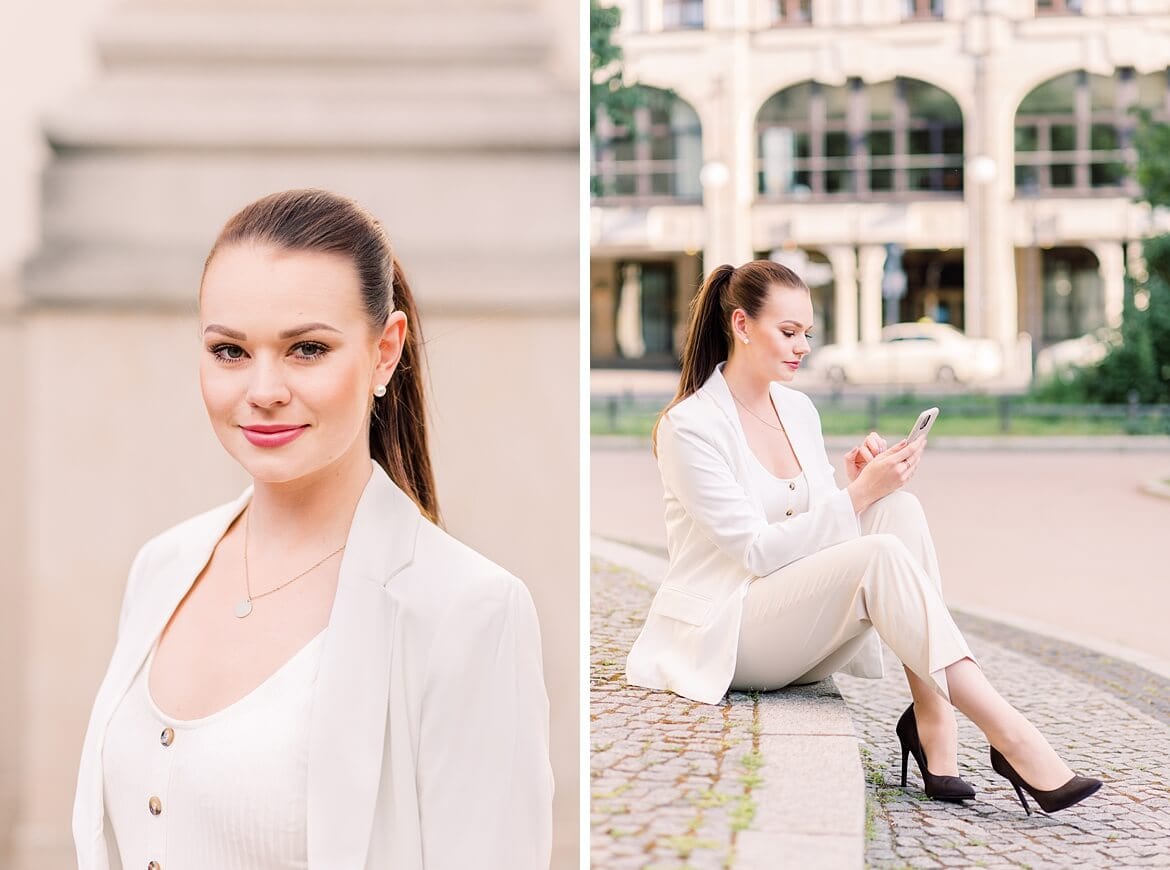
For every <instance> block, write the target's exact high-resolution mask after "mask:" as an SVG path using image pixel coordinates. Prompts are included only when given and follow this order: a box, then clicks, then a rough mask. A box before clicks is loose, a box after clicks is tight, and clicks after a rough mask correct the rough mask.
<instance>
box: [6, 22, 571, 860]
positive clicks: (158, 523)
mask: <svg viewBox="0 0 1170 870" xmlns="http://www.w3.org/2000/svg"><path fill="white" fill-rule="evenodd" d="M34 6H36V7H37V9H36V10H34V12H35V15H37V16H41V18H42V19H43V18H44V17H46V16H49V15H54V14H55V15H60V16H62V17H69V16H70V14H71V13H72V12H77V13H78V14H81V13H82V12H83V11H84V14H86V15H90V14H93V15H96V16H97V22H98V23H97V27H96V30H95V32H94V34H93V36H92V39H93V40H94V42H95V45H96V47H97V60H98V62H97V63H96V67H97V71H96V74H95V75H94V76H93V77H92V78H91V79H90V80H89V81H88V82H87V83H86V84H85V87H84V89H83V90H82V92H80V93H78V94H76V95H75V96H72V97H68V98H62V99H61V100H58V101H55V102H54V103H53V104H51V105H37V106H35V107H31V108H35V110H36V113H37V115H38V116H39V117H41V118H42V119H43V120H42V121H41V122H40V124H39V129H40V130H41V133H42V135H43V136H44V137H45V138H46V139H47V141H48V142H49V144H50V145H51V149H52V151H51V154H50V155H49V159H48V162H47V166H46V167H45V169H44V172H43V174H42V178H41V182H40V190H41V196H40V203H39V206H40V207H39V210H38V211H33V212H30V214H32V215H36V214H38V213H39V217H35V218H33V217H30V218H29V220H30V221H32V228H31V232H30V233H29V235H30V237H35V238H36V239H37V241H36V242H35V245H34V248H33V250H32V252H31V254H30V255H29V256H28V257H27V258H26V259H25V261H24V263H23V266H22V267H20V268H19V269H18V270H17V274H16V278H15V280H14V281H9V282H7V283H5V282H2V281H0V283H3V284H4V292H3V293H0V299H2V302H3V304H2V306H0V340H2V341H3V343H4V347H5V349H6V351H7V352H8V356H7V364H6V365H5V366H4V369H3V371H2V372H0V408H2V409H3V421H4V425H3V426H2V427H0V481H2V484H0V551H2V552H3V554H4V559H3V563H2V567H0V601H2V602H3V606H2V607H0V694H2V696H3V701H4V702H3V711H4V714H3V715H2V716H0V867H4V868H7V870H31V868H46V867H52V868H64V867H69V866H72V865H73V864H74V861H73V847H72V840H71V835H70V830H69V821H70V812H71V805H72V800H73V790H74V784H75V781H76V773H77V760H78V755H79V753H80V748H81V739H82V735H83V733H84V730H85V725H86V719H87V716H88V713H89V709H90V705H91V703H92V700H93V697H94V694H95V692H96V690H97V686H98V683H99V681H100V679H101V676H102V674H103V672H104V670H105V667H106V664H107V662H108V660H109V655H110V651H111V649H112V646H113V641H114V630H115V625H116V621H117V612H118V605H119V601H120V598H121V595H122V589H123V585H124V583H125V580H126V573H127V570H128V569H129V565H130V560H131V557H132V556H133V555H134V552H135V550H136V549H137V547H139V546H140V545H141V544H142V543H143V542H144V541H146V540H147V538H149V537H151V536H152V535H154V534H155V533H157V532H159V531H161V530H162V529H164V528H166V527H168V526H170V525H172V524H174V523H176V522H178V521H180V520H182V519H184V518H186V517H188V516H191V515H193V514H195V513H198V512H200V511H202V510H205V509H207V508H209V507H211V506H213V505H216V504H219V503H222V502H224V501H227V500H229V499H231V498H234V497H235V496H236V495H237V494H238V493H239V492H240V491H241V490H242V489H243V487H244V486H245V485H246V483H247V480H246V479H245V477H244V475H243V472H242V471H241V470H240V469H239V468H238V467H237V466H236V465H235V464H234V462H232V460H231V459H230V458H229V457H228V456H227V455H226V454H225V453H224V452H223V450H222V449H221V447H220V445H219V444H218V442H217V441H216V439H215V437H214V435H213V434H212V432H211V429H210V426H209V424H208V422H207V420H206V417H205V414H204V411H203V407H202V402H201V399H200V395H199V387H198V381H197V364H198V354H199V353H200V352H201V347H200V341H199V338H198V329H197V327H198V322H197V319H196V307H195V306H196V303H195V298H196V288H197V286H198V281H199V275H200V270H201V266H202V261H203V258H204V256H205V255H206V253H207V250H208V248H209V246H210V244H211V242H212V240H213V239H214V237H215V235H216V233H217V232H218V229H219V227H220V226H221V225H222V223H223V222H224V220H225V219H226V218H227V217H228V216H229V215H231V214H232V213H233V212H234V211H235V210H236V209H238V208H239V207H240V206H242V205H243V204H244V203H246V202H248V201H250V200H251V199H253V198H255V197H257V196H259V195H262V194H265V193H268V192H271V191H274V190H280V189H285V188H289V187H306V186H320V187H326V188H330V189H334V190H337V191H340V192H342V193H345V194H349V195H352V196H354V197H356V198H357V199H359V200H360V201H361V202H363V203H364V204H366V205H367V206H368V207H369V208H370V209H371V210H372V211H373V212H374V213H375V214H377V215H378V216H379V217H381V218H382V219H383V221H384V222H385V224H386V226H387V229H388V232H389V234H390V237H391V239H392V240H393V241H394V243H395V245H396V248H397V251H398V254H399V256H400V258H401V260H402V262H403V264H404V266H405V268H406V270H407V273H408V275H409V277H410V279H411V284H412V286H413V288H414V290H415V293H416V296H417V298H418V301H419V304H420V309H421V315H420V316H421V319H422V322H423V327H424V335H425V337H426V339H427V353H428V357H429V363H430V371H429V375H430V382H431V388H432V400H433V401H432V405H433V408H434V414H433V416H432V422H433V425H434V438H433V443H434V452H435V466H436V469H437V476H438V486H439V498H440V503H441V506H442V509H443V513H444V518H445V520H446V524H447V527H448V528H449V529H450V530H451V531H452V533H454V534H455V535H456V536H457V537H460V538H461V539H463V540H464V541H466V542H467V543H468V544H470V545H471V546H473V547H475V548H477V549H479V550H480V551H482V552H484V553H485V554H487V555H488V556H489V557H491V558H493V559H494V560H495V561H497V562H499V563H500V564H502V565H503V566H505V567H506V568H508V569H509V570H511V571H512V572H513V573H515V574H516V575H517V576H519V577H521V578H522V579H523V580H525V581H526V583H527V584H528V586H529V588H530V589H531V591H532V594H533V597H534V599H535V601H536V605H537V610H538V612H539V615H540V621H541V626H542V631H543V638H544V652H545V677H546V682H547V685H548V689H549V696H550V701H551V707H552V740H553V763H554V773H555V775H556V781H557V794H556V806H555V823H556V828H555V843H554V862H553V866H554V867H557V868H569V867H576V866H578V828H579V817H578V807H579V802H578V789H579V785H578V782H579V780H578V762H579V758H580V756H579V749H578V747H579V743H578V724H579V716H580V711H579V706H578V696H579V683H578V675H579V667H578V662H579V646H580V638H579V635H578V625H579V607H578V598H579V588H578V578H579V572H580V562H579V558H578V542H579V529H578V522H577V520H578V497H579V496H578V493H579V489H578V479H579V462H578V459H579V457H578V444H579V426H578V420H579V399H578V395H579V391H578V384H579V374H578V360H579V354H578V335H579V324H578V320H579V318H578V311H579V290H578V286H579V259H578V257H579V255H578V251H579V243H578V238H579V236H578V223H579V212H578V202H579V193H578V188H579V183H580V182H579V179H580V174H579V155H578V150H579V126H578V105H579V104H578V72H577V70H578V63H577V44H578V41H577V40H578V33H579V25H578V17H579V9H578V7H577V5H576V4H575V3H572V2H568V0H507V2H505V0H432V2H430V3H427V4H417V3H407V2H400V0H377V2H375V0H296V2H293V0H231V2H227V0H133V2H118V0H109V2H108V3H107V6H106V8H105V9H103V10H101V11H100V13H99V12H97V11H95V10H96V7H97V4H96V2H91V0H76V2H73V6H72V7H70V3H69V2H66V0H61V2H55V3H53V4H48V5H47V6H46V9H41V7H40V6H39V5H37V4H34ZM50 6H51V11H49V7H50ZM83 7H84V8H83ZM34 12H30V13H29V15H32V14H34ZM23 14H24V13H20V14H17V15H16V16H15V26H16V27H17V28H19V27H20V26H21V21H22V15H23ZM70 21H72V19H70ZM9 24H10V25H12V24H13V22H12V21H10V22H9ZM6 29H7V30H8V33H9V36H11V34H12V32H13V31H12V28H11V27H9V28H6ZM54 37H55V29H54V28H53V27H52V25H51V22H49V21H44V20H41V21H40V24H39V26H37V27H35V28H33V27H31V26H30V27H29V29H28V31H27V32H25V33H24V36H23V39H25V40H28V41H31V42H32V43H33V44H32V45H31V46H21V51H22V53H23V54H24V56H26V61H27V62H26V63H25V64H24V65H23V66H22V69H21V74H22V75H23V76H25V77H27V78H28V79H29V80H30V81H32V80H37V81H39V78H38V77H39V76H40V75H41V73H42V71H44V75H46V76H51V75H52V70H50V67H52V68H53V69H56V67H55V66H54V65H55V64H57V63H65V64H66V65H67V64H68V63H71V60H69V59H63V58H62V57H60V54H59V53H60V52H61V51H62V44H59V43H58V42H57V41H56V40H55V38H54ZM6 38H8V37H6ZM5 86H6V87H9V88H20V87H21V86H22V84H21V81H20V80H19V77H15V76H12V77H9V81H7V82H6V84H5ZM14 104H16V103H15V102H14ZM10 120H11V119H10V118H6V120H5V123H6V124H7V123H9V122H10ZM30 123H31V122H30ZM7 129H8V128H7V127H5V128H0V135H7V134H4V133H3V131H4V130H7ZM0 144H4V145H5V147H6V143H0ZM6 208H7V206H5V209H6ZM4 219H5V220H6V221H8V220H11V219H12V216H11V215H10V214H8V212H7V211H5V215H4ZM5 252H6V253H7V250H6V251H5ZM3 266H4V264H3V263H0V273H3V272H4V271H5V270H4V269H3V268H2V267H3ZM468 724H469V726H471V727H474V723H472V722H469V723H468ZM452 835H453V836H458V831H453V832H452Z"/></svg>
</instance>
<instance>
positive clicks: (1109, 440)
mask: <svg viewBox="0 0 1170 870" xmlns="http://www.w3.org/2000/svg"><path fill="white" fill-rule="evenodd" d="M856 443H857V439H856V438H852V437H845V436H841V435H830V436H829V437H827V438H825V446H826V447H827V448H828V449H829V450H831V451H845V450H849V449H850V448H852V447H853V446H854V445H855V444H856ZM589 445H590V449H592V450H645V451H647V452H649V451H650V439H649V438H643V437H640V436H636V435H592V436H590V439H589ZM929 449H930V450H1012V451H1018V452H1028V451H1048V450H1112V451H1121V452H1145V451H1150V452H1170V435H1095V436H1091V435H1068V436H1039V435H1037V436H1029V435H997V436H987V437H976V436H945V435H936V436H934V437H932V438H931V439H930V447H929Z"/></svg>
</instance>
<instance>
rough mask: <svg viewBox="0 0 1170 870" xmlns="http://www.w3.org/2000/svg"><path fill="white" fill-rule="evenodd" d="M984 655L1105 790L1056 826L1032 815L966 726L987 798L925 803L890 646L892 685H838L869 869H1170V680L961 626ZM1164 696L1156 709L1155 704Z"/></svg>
mask: <svg viewBox="0 0 1170 870" xmlns="http://www.w3.org/2000/svg"><path fill="white" fill-rule="evenodd" d="M957 621H958V622H959V623H960V625H961V626H962V627H963V629H964V632H965V633H966V635H967V638H968V641H969V643H970V645H971V648H972V651H973V652H974V653H975V656H976V658H978V659H979V662H980V664H981V665H982V666H983V669H984V671H985V672H986V673H987V675H988V677H989V678H990V679H991V681H992V683H993V684H994V685H995V686H996V688H998V689H999V691H1000V692H1001V693H1002V694H1003V695H1004V696H1005V697H1006V698H1007V699H1008V700H1009V701H1010V702H1011V703H1012V704H1014V705H1015V706H1017V707H1018V708H1019V709H1021V710H1022V711H1023V712H1024V713H1025V714H1026V715H1027V716H1028V717H1029V718H1030V719H1031V720H1032V721H1033V722H1035V723H1036V724H1037V726H1038V727H1039V728H1040V730H1041V731H1042V732H1043V733H1044V734H1045V736H1046V737H1047V738H1048V739H1049V741H1050V742H1051V743H1052V745H1053V746H1054V747H1055V748H1056V749H1057V751H1058V752H1060V753H1061V755H1062V756H1063V757H1064V758H1065V760H1066V761H1067V762H1068V763H1069V765H1070V766H1071V767H1072V768H1073V769H1074V770H1077V771H1079V772H1082V773H1085V774H1087V775H1094V776H1098V777H1099V778H1101V779H1102V780H1104V782H1105V785H1104V786H1103V787H1102V789H1101V790H1100V791H1099V792H1097V794H1096V795H1093V796H1092V797H1090V798H1089V799H1088V800H1086V801H1085V802H1084V803H1083V804H1080V805H1078V806H1076V807H1074V808H1072V809H1069V810H1064V811H1062V812H1060V813H1056V814H1054V815H1052V816H1046V815H1044V814H1043V813H1041V812H1040V811H1039V810H1038V809H1035V805H1034V804H1033V812H1034V813H1035V814H1034V815H1033V816H1031V817H1028V816H1026V815H1025V814H1024V811H1023V809H1022V808H1021V807H1020V805H1019V803H1018V801H1017V799H1016V796H1015V792H1014V791H1013V789H1012V787H1011V785H1010V784H1009V783H1008V782H1007V780H1004V779H1002V778H1000V777H999V776H997V775H996V774H995V773H993V772H992V770H991V767H990V764H989V762H988V759H987V743H986V741H985V740H984V738H983V735H982V734H981V733H980V732H979V731H978V729H976V728H975V726H974V725H972V724H971V723H970V722H968V721H967V720H966V719H965V718H964V717H962V716H959V741H960V753H959V768H960V772H961V774H962V775H963V777H964V778H965V779H967V780H968V781H969V782H970V783H971V784H972V785H973V786H975V788H976V790H977V792H978V794H977V797H976V799H975V800H974V801H970V802H968V803H967V804H966V805H965V806H958V805H952V804H947V803H943V802H939V801H932V800H928V799H926V798H925V796H924V795H923V794H922V791H921V786H922V780H921V777H920V776H919V775H918V772H917V768H916V767H915V764H914V761H913V759H911V761H910V768H909V778H908V780H907V783H908V788H907V789H906V790H903V789H901V788H900V787H898V782H899V779H900V773H901V767H900V762H901V758H900V753H899V751H898V742H897V738H896V737H895V736H894V723H895V722H896V721H897V718H898V716H899V715H900V714H901V712H902V710H903V709H904V708H905V707H906V705H907V704H908V703H909V699H910V693H909V689H908V688H907V687H906V681H905V678H904V677H903V676H902V669H901V667H900V665H899V664H898V661H897V659H895V658H894V657H893V655H892V654H891V653H889V651H888V650H887V652H886V656H887V658H886V664H887V676H886V677H885V679H883V680H876V681H875V680H862V679H858V678H855V677H848V676H844V675H840V674H839V675H837V676H836V677H835V680H836V682H837V685H838V687H839V688H840V689H841V694H842V695H843V696H844V697H845V700H846V702H847V703H848V704H849V707H850V712H851V714H852V716H853V721H854V725H855V727H856V729H857V732H858V735H859V737H860V739H861V741H862V756H863V763H864V766H865V769H866V779H867V791H868V794H867V805H868V806H867V808H868V820H867V830H866V836H867V843H866V863H867V864H869V865H870V866H871V867H875V868H900V867H912V868H920V867H922V868H926V867H1037V868H1039V867H1073V866H1077V865H1081V866H1085V867H1090V868H1097V867H1110V868H1111V867H1139V866H1158V867H1170V785H1168V778H1170V777H1168V774H1170V765H1168V762H1167V758H1168V757H1170V728H1168V727H1167V726H1168V725H1170V721H1168V720H1167V717H1166V716H1165V714H1164V711H1165V706H1164V704H1165V700H1166V698H1168V697H1170V691H1168V689H1170V681H1166V680H1163V679H1161V678H1160V677H1157V676H1154V675H1151V674H1149V673H1148V672H1146V671H1143V670H1141V669H1140V668H1135V667H1133V666H1130V665H1126V664H1125V663H1122V662H1116V661H1114V660H1111V659H1107V658H1105V657H1102V656H1100V655H1098V654H1097V653H1093V652H1091V651H1088V650H1083V649H1081V648H1079V647H1073V646H1071V645H1069V644H1063V643H1061V642H1059V641H1048V640H1047V639H1045V638H1040V637H1038V636H1036V635H1029V634H1026V633H1024V632H1019V631H1017V630H1015V629H1010V628H1006V627H1003V626H999V625H997V624H995V623H990V622H987V621H986V620H978V619H975V618H972V617H962V616H960V617H959V618H958V619H957ZM1148 698H1152V699H1153V700H1154V701H1155V702H1157V703H1155V704H1152V705H1151V704H1150V703H1148V702H1147V699H1148Z"/></svg>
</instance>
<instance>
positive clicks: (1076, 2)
mask: <svg viewBox="0 0 1170 870" xmlns="http://www.w3.org/2000/svg"><path fill="white" fill-rule="evenodd" d="M1081 11H1082V10H1081V0H1036V14H1037V15H1062V14H1065V13H1070V12H1071V13H1080V12H1081Z"/></svg>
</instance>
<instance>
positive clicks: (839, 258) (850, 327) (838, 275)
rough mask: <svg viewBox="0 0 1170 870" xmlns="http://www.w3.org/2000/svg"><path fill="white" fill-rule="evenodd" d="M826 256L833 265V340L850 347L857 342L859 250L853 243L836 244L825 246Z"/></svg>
mask: <svg viewBox="0 0 1170 870" xmlns="http://www.w3.org/2000/svg"><path fill="white" fill-rule="evenodd" d="M825 256H826V257H828V258H829V265H830V266H832V267H833V319H834V320H835V321H836V325H835V329H834V332H835V333H836V334H835V335H834V336H833V339H832V340H833V341H834V342H836V343H837V344H840V345H844V346H846V347H848V346H851V345H854V344H857V251H856V249H855V248H854V247H853V246H852V245H835V246H833V247H828V248H825ZM878 280H879V292H880V289H881V288H880V280H881V279H880V277H879V279H878Z"/></svg>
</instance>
